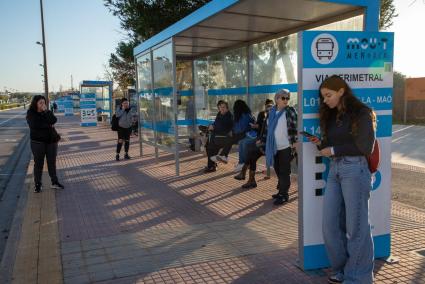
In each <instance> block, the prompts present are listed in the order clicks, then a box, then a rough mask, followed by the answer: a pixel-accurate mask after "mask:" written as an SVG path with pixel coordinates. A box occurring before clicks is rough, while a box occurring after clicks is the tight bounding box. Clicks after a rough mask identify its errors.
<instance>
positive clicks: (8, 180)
mask: <svg viewBox="0 0 425 284" xmlns="http://www.w3.org/2000/svg"><path fill="white" fill-rule="evenodd" d="M25 114H26V110H24V109H23V108H17V109H12V110H7V111H0V256H2V255H3V251H4V248H5V245H6V242H7V240H8V239H9V231H10V227H11V224H12V220H13V217H14V215H15V211H16V208H17V205H18V202H19V199H20V198H21V195H22V188H23V185H24V182H25V178H26V172H27V167H28V162H29V160H30V158H31V154H30V149H29V143H28V141H29V130H28V126H27V123H26V120H25Z"/></svg>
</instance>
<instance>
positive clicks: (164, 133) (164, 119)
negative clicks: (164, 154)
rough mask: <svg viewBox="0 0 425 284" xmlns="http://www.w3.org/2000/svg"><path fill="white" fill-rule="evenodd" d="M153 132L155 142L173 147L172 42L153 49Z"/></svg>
mask: <svg viewBox="0 0 425 284" xmlns="http://www.w3.org/2000/svg"><path fill="white" fill-rule="evenodd" d="M153 78H154V88H153V89H154V108H155V132H156V139H157V144H158V145H161V146H165V147H167V148H170V149H173V148H174V147H175V142H176V141H175V136H174V133H175V128H174V122H173V119H174V109H173V54H172V43H171V42H170V43H167V44H165V45H163V46H161V47H159V48H157V49H155V50H154V51H153Z"/></svg>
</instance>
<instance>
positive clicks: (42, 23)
mask: <svg viewBox="0 0 425 284" xmlns="http://www.w3.org/2000/svg"><path fill="white" fill-rule="evenodd" d="M40 13H41V34H42V40H43V42H42V44H41V46H42V47H43V67H44V96H45V97H46V104H47V105H49V81H48V78H47V56H46V37H45V35H44V16H43V0H40Z"/></svg>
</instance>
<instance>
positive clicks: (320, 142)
mask: <svg viewBox="0 0 425 284" xmlns="http://www.w3.org/2000/svg"><path fill="white" fill-rule="evenodd" d="M307 139H308V140H309V141H310V142H311V143H313V144H314V145H316V146H320V144H322V141H321V140H320V139H319V138H317V137H316V136H312V137H308V138H307Z"/></svg>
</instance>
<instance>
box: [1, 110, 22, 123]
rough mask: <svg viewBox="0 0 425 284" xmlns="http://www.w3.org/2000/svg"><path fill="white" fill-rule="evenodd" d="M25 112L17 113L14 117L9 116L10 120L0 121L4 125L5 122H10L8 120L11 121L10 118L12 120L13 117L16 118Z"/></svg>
mask: <svg viewBox="0 0 425 284" xmlns="http://www.w3.org/2000/svg"><path fill="white" fill-rule="evenodd" d="M24 113H25V112H21V113H18V114H17V115H15V116H13V117H11V118H9V119H8V120H5V121H3V122H1V123H0V126H2V125H3V124H5V123H6V122H8V121H10V120H12V119H14V118H16V117H18V116H20V115H22V114H24Z"/></svg>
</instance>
